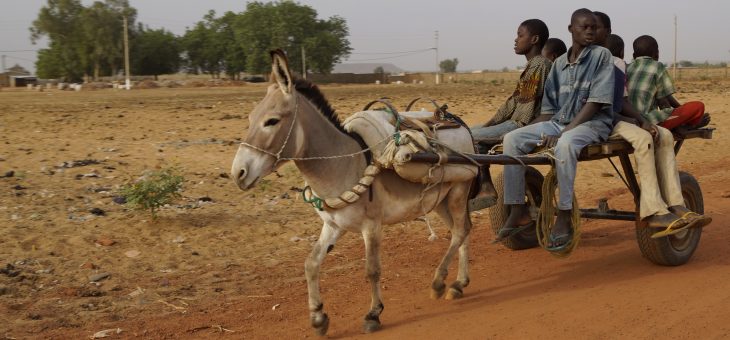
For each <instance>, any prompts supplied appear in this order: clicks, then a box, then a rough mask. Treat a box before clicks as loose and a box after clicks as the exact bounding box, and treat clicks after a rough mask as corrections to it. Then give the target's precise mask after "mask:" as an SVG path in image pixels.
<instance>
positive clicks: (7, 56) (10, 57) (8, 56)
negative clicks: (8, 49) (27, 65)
mask: <svg viewBox="0 0 730 340" xmlns="http://www.w3.org/2000/svg"><path fill="white" fill-rule="evenodd" d="M5 57H6V58H9V59H18V60H23V61H29V62H31V63H33V62H35V60H30V59H25V58H18V57H13V56H10V55H6V56H5Z"/></svg>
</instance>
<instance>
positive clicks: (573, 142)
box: [503, 120, 606, 210]
mask: <svg viewBox="0 0 730 340" xmlns="http://www.w3.org/2000/svg"><path fill="white" fill-rule="evenodd" d="M563 129H565V125H561V124H558V123H556V122H554V121H552V120H551V121H547V122H540V123H536V124H533V125H528V126H525V127H522V128H519V129H517V130H514V131H512V132H510V133H508V134H506V135H505V136H504V143H503V144H504V154H505V155H511V156H520V155H526V154H528V153H530V152H532V151H533V150H534V149H535V147H536V146H537V143H539V142H540V141H541V140H542V135H543V134H544V135H557V134H559V133H560V132H561V131H563ZM605 137H606V136H601V135H600V134H599V132H598V131H596V130H595V129H593V128H591V127H590V126H589V125H588V124H586V123H583V124H581V125H578V126H576V127H575V128H573V129H572V130H570V131H567V132H565V133H563V135H562V136H561V137H560V139H558V143H557V144H556V145H555V158H557V160H556V161H555V170H556V172H557V179H558V189H559V192H560V193H559V195H558V209H560V210H570V209H572V208H573V184H574V182H575V173H576V168H577V166H578V154H580V151H581V150H582V149H583V148H584V147H585V146H586V145H589V144H591V143H597V142H599V141H601V140H602V139H605ZM544 199H547V197H545V198H544ZM524 203H525V168H524V167H523V166H522V165H505V166H504V204H524Z"/></svg>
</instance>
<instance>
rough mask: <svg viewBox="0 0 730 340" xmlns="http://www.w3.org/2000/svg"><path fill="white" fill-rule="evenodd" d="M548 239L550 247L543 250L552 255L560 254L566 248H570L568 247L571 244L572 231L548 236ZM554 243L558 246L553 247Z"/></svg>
mask: <svg viewBox="0 0 730 340" xmlns="http://www.w3.org/2000/svg"><path fill="white" fill-rule="evenodd" d="M548 237H549V239H550V243H551V244H552V245H551V246H547V247H545V250H547V251H549V252H553V253H560V252H562V251H564V250H565V249H566V248H568V247H570V245H571V244H572V243H573V230H572V229H571V230H570V232H569V233H565V234H561V235H558V236H555V237H553V235H552V234H550V235H549V236H548ZM556 243H557V244H558V245H555V244H556Z"/></svg>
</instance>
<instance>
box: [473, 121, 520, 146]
mask: <svg viewBox="0 0 730 340" xmlns="http://www.w3.org/2000/svg"><path fill="white" fill-rule="evenodd" d="M519 127H520V126H519V125H517V123H515V121H513V120H508V121H505V122H502V123H499V124H497V125H492V126H486V127H483V126H480V127H473V128H471V135H472V136H473V137H474V141H479V140H482V139H487V138H500V137H502V136H504V135H505V134H507V132H510V131H512V130H515V129H517V128H519Z"/></svg>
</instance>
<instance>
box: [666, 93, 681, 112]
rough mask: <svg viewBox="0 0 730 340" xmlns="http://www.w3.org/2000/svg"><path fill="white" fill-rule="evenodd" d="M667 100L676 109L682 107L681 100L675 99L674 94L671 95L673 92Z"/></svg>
mask: <svg viewBox="0 0 730 340" xmlns="http://www.w3.org/2000/svg"><path fill="white" fill-rule="evenodd" d="M667 100H668V101H669V105H670V106H672V107H673V108H675V109H676V108H678V107H680V106H682V104H680V103H679V101H677V100H676V99H674V96H673V95H671V94H670V95H669V98H667Z"/></svg>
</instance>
